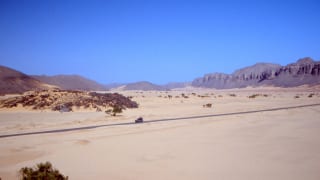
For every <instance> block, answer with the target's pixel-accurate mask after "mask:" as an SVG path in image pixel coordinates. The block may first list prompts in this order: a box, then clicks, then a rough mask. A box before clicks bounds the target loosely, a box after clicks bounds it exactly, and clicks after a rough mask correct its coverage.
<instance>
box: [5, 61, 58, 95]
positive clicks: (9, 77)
mask: <svg viewBox="0 0 320 180" xmlns="http://www.w3.org/2000/svg"><path fill="white" fill-rule="evenodd" d="M52 88H54V86H50V85H48V84H45V83H43V82H41V81H39V80H37V79H35V78H33V77H31V76H28V75H26V74H24V73H22V72H19V71H17V70H14V69H11V68H9V67H5V66H0V94H15V93H23V92H26V91H30V90H45V89H52Z"/></svg>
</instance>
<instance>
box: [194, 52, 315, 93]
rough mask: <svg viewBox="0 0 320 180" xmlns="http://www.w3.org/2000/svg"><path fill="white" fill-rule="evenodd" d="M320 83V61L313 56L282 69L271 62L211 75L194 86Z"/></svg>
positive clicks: (223, 86) (282, 85)
mask: <svg viewBox="0 0 320 180" xmlns="http://www.w3.org/2000/svg"><path fill="white" fill-rule="evenodd" d="M319 83H320V61H314V60H313V59H312V58H310V57H305V58H301V59H298V60H297V61H296V62H295V63H291V64H288V65H286V66H281V65H278V64H271V63H256V64H254V65H252V66H248V67H244V68H241V69H238V70H235V71H234V72H233V73H232V74H224V73H211V74H206V75H204V76H203V77H200V78H196V79H194V80H193V81H192V86H194V87H205V88H216V89H230V88H244V87H248V86H254V87H255V86H277V87H294V86H300V85H306V84H307V85H314V84H319Z"/></svg>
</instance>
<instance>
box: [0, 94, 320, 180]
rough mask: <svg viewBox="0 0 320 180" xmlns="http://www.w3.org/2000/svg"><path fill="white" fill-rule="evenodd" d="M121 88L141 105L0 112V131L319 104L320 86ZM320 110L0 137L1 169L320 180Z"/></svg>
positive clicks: (89, 175) (9, 174) (9, 175)
mask: <svg viewBox="0 0 320 180" xmlns="http://www.w3.org/2000/svg"><path fill="white" fill-rule="evenodd" d="M122 93H123V94H125V95H128V96H129V95H130V96H133V100H135V101H137V102H138V103H139V105H140V108H138V109H129V110H126V111H125V112H124V113H123V114H122V115H121V116H117V117H111V116H108V115H106V114H105V113H102V112H70V113H58V112H40V111H24V110H20V111H18V112H17V111H16V112H7V111H1V112H0V125H1V126H0V135H5V134H12V133H21V132H33V131H43V130H52V129H59V128H72V127H82V126H88V125H89V126H90V125H103V124H112V123H122V122H133V120H134V119H135V118H137V117H139V116H142V117H144V119H145V120H156V119H164V118H177V117H188V116H198V115H209V114H221V113H231V112H239V111H252V110H258V109H267V108H276V107H288V106H299V105H305V104H317V103H320V93H319V91H318V90H317V89H304V88H296V89H281V88H277V89H274V88H258V89H256V88H254V89H250V88H248V89H242V90H238V89H233V90H228V91H216V90H196V91H195V90H194V91H191V90H190V91H187V92H185V91H169V92H155V91H154V92H153V91H150V92H135V91H126V92H122ZM182 93H183V94H184V96H188V98H183V97H182V95H181V94H182ZM192 93H194V94H192ZM253 94H260V96H256V97H255V98H248V96H251V95H253ZM310 94H313V95H312V97H309V96H310ZM168 95H170V96H172V98H169V97H168ZM178 96H179V97H178ZM208 103H212V108H204V107H203V105H205V104H208ZM319 115H320V106H312V107H303V108H296V109H285V110H280V111H270V112H269V111H268V112H257V113H250V114H237V115H232V116H217V117H206V118H200V119H189V120H181V121H165V122H157V123H145V124H136V125H125V126H106V127H100V128H95V129H87V130H80V131H70V132H63V133H56V134H39V135H28V136H17V137H9V138H0V152H1V154H0V177H1V178H2V179H17V176H16V174H17V171H18V170H19V169H20V168H21V167H23V166H32V165H35V164H36V163H39V162H43V161H50V162H52V164H53V165H54V166H55V167H56V168H58V169H59V170H60V171H61V172H62V173H63V174H65V175H68V176H69V177H70V179H115V180H117V179H119V180H120V179H124V180H127V179H210V180H211V179H281V180H283V179H319V178H320V174H319V169H320V164H319V162H320V155H319V152H320V141H319V132H320V131H319V130H320V121H319V118H317V117H318V116H319Z"/></svg>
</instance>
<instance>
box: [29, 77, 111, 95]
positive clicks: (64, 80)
mask: <svg viewBox="0 0 320 180" xmlns="http://www.w3.org/2000/svg"><path fill="white" fill-rule="evenodd" d="M32 77H33V78H35V79H37V80H39V81H42V82H45V83H47V84H52V85H55V86H58V87H60V88H61V89H64V90H84V91H105V90H107V88H106V87H105V86H104V85H102V84H99V83H97V82H95V81H93V80H90V79H87V78H84V77H82V76H79V75H56V76H44V75H42V76H32Z"/></svg>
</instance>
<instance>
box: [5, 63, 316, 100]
mask: <svg viewBox="0 0 320 180" xmlns="http://www.w3.org/2000/svg"><path fill="white" fill-rule="evenodd" d="M317 84H320V61H314V60H313V59H311V58H302V59H299V60H298V61H297V62H296V63H292V64H288V65H286V66H281V65H278V64H270V63H257V64H255V65H253V66H249V67H245V68H242V69H239V70H236V71H234V73H232V74H224V73H211V74H206V75H204V76H203V77H201V78H196V79H195V80H193V81H192V82H191V83H188V82H185V83H169V84H166V85H156V84H153V83H151V82H147V81H141V82H135V83H128V84H118V83H114V84H108V85H102V84H99V83H97V82H95V81H93V80H90V79H87V78H85V77H82V76H79V75H57V76H45V75H42V76H38V75H34V76H30V75H26V74H24V73H22V72H19V71H16V70H14V69H11V68H8V67H5V66H0V94H8V93H23V92H25V91H29V90H42V89H50V88H60V89H64V90H85V91H104V90H108V89H115V90H143V91H151V90H152V91H163V90H171V89H175V88H185V87H187V86H193V87H201V88H215V89H228V88H244V87H248V86H252V87H257V86H277V87H295V86H300V85H317Z"/></svg>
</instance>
